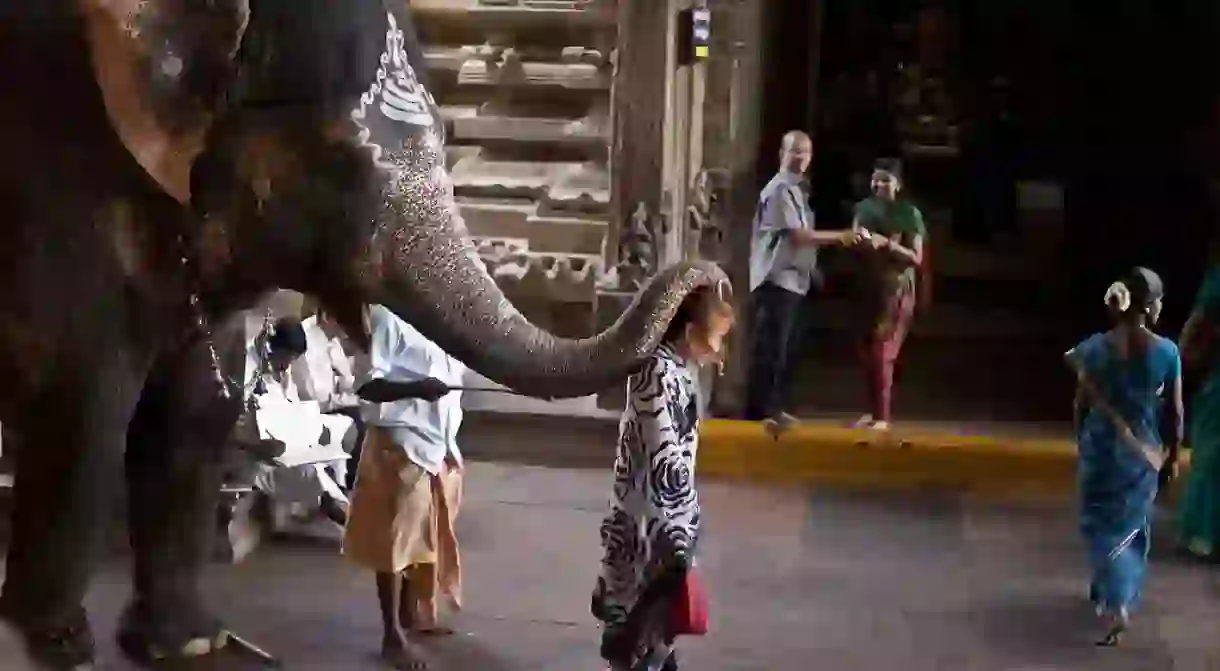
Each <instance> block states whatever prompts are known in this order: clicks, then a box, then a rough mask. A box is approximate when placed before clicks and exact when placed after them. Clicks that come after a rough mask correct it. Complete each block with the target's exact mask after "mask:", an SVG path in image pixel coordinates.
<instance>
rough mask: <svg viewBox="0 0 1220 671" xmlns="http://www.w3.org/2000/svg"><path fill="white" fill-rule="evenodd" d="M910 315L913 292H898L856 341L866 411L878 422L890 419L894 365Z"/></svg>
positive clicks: (912, 307)
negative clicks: (864, 334)
mask: <svg viewBox="0 0 1220 671" xmlns="http://www.w3.org/2000/svg"><path fill="white" fill-rule="evenodd" d="M914 315H915V294H914V293H912V292H909V291H908V292H902V293H901V294H900V295H897V296H895V297H894V298H893V299H892V300H890V301H888V302H887V304H886V307H885V310H884V312H883V314H882V315H881V316H880V318H879V319H878V320H877V325H876V326H875V327H874V328H873V329H872V330H871V331H869V332H868V335H866V336H865V337H864V339H863V340H862V341H861V342H860V362H861V364H862V366H863V368H864V379H865V389H866V390H867V392H868V399H867V401H868V408H869V414H871V415H872V416H873V419H874V420H876V421H878V422H888V421H890V402H891V399H892V397H893V389H894V364H895V363H896V362H897V361H898V355H899V353H901V352H902V343H903V342H904V341H906V338H907V331H908V330H909V329H910V327H911V318H912V317H913V316H914Z"/></svg>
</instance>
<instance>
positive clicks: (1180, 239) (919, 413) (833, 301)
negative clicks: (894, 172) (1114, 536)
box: [759, 0, 1220, 421]
mask: <svg viewBox="0 0 1220 671" xmlns="http://www.w3.org/2000/svg"><path fill="white" fill-rule="evenodd" d="M771 5H772V11H771V15H770V21H769V28H768V31H769V32H768V34H769V37H770V39H769V43H768V45H767V50H768V57H769V63H770V64H771V65H770V67H768V74H769V77H768V80H767V82H766V89H765V93H764V106H763V109H764V116H763V129H764V133H763V140H762V141H763V146H762V147H760V152H759V156H760V174H761V175H764V176H769V175H770V174H771V172H773V171H774V169H775V166H774V155H775V149H776V146H775V145H776V142H777V140H778V138H779V136H780V135H781V134H782V133H783V132H784V131H785V130H787V129H790V128H805V129H808V130H812V131H813V132H814V135H815V144H816V146H817V152H818V154H817V158H816V159H815V167H814V170H813V174H812V176H811V184H812V192H813V194H814V197H813V202H814V205H815V207H816V209H817V213H818V219H819V222H821V224H822V225H823V226H827V227H839V226H846V225H848V224H849V223H850V205H851V204H852V203H853V202H854V201H855V200H856V199H858V198H860V197H862V196H863V195H864V193H863V186H864V185H863V184H862V180H861V177H862V176H863V175H865V174H867V169H868V166H869V165H870V164H871V160H872V159H873V158H875V157H876V156H879V155H889V156H899V157H901V158H902V159H903V161H904V163H905V164H906V166H907V171H908V175H909V176H908V193H909V194H910V196H911V197H912V198H913V200H915V201H916V203H917V204H918V205H919V206H920V207H921V209H922V210H923V211H924V213H925V217H926V219H927V220H928V223H929V230H930V238H931V240H930V242H931V245H932V249H933V252H934V254H933V258H934V266H933V268H934V272H935V282H934V286H935V303H934V306H933V308H932V309H931V310H930V311H929V312H927V313H925V314H924V315H922V316H921V318H920V319H919V320H918V322H917V324H916V327H915V331H914V333H913V336H912V338H911V340H910V341H909V343H908V347H907V349H906V352H905V353H904V356H903V371H902V374H901V375H900V379H899V382H898V392H897V400H896V406H897V407H896V411H897V413H898V416H899V419H902V418H904V417H906V418H919V419H954V420H961V419H968V420H982V421H1029V420H1036V421H1055V420H1062V419H1066V418H1067V417H1068V416H1069V405H1070V400H1069V399H1070V389H1069V386H1070V382H1069V380H1067V376H1066V375H1064V374H1063V372H1062V370H1061V367H1062V364H1061V361H1060V355H1061V353H1062V352H1063V351H1064V349H1066V347H1068V346H1070V345H1071V344H1072V343H1074V342H1077V341H1078V340H1079V339H1080V338H1082V337H1083V336H1084V335H1086V334H1087V333H1089V332H1091V331H1094V330H1099V329H1101V328H1104V327H1105V323H1104V319H1105V315H1104V311H1103V310H1102V304H1101V295H1102V293H1103V292H1104V289H1105V287H1106V286H1107V285H1108V284H1109V282H1110V281H1111V280H1113V279H1114V278H1115V277H1117V276H1118V275H1119V274H1120V273H1121V272H1123V271H1124V270H1125V269H1127V268H1129V267H1130V266H1132V265H1137V264H1140V265H1147V266H1150V267H1152V268H1154V269H1155V270H1157V271H1158V272H1159V273H1160V274H1161V275H1162V277H1163V278H1164V279H1165V281H1166V285H1167V290H1168V297H1167V301H1166V312H1165V317H1164V320H1163V322H1162V326H1161V330H1162V332H1164V333H1167V334H1169V335H1174V334H1176V332H1177V330H1178V328H1180V325H1181V323H1182V322H1183V321H1184V319H1185V316H1186V313H1187V311H1188V310H1189V305H1190V302H1191V300H1192V298H1193V294H1194V291H1195V288H1196V286H1197V283H1198V281H1199V278H1200V277H1201V275H1202V272H1203V269H1204V266H1205V265H1206V263H1207V258H1208V251H1207V250H1208V248H1209V247H1210V245H1211V244H1212V240H1213V238H1214V237H1215V236H1214V231H1215V225H1216V219H1217V212H1216V196H1217V195H1218V194H1217V193H1216V191H1215V186H1214V185H1215V184H1217V182H1216V181H1215V180H1216V177H1217V176H1220V170H1218V166H1217V159H1220V135H1218V130H1220V127H1218V124H1217V121H1218V120H1220V114H1218V112H1220V104H1218V103H1220V95H1218V93H1220V91H1218V88H1220V87H1218V84H1220V78H1218V77H1217V75H1218V74H1220V73H1218V72H1217V68H1218V67H1220V66H1218V65H1217V62H1216V59H1215V58H1214V56H1213V55H1212V54H1211V51H1212V50H1213V49H1212V45H1214V44H1216V43H1220V8H1218V7H1216V6H1213V5H1207V4H1206V3H1197V4H1191V3H1187V2H1179V3H1171V4H1169V5H1166V4H1164V3H1153V2H1134V1H1129V2H1121V1H1120V2H1119V3H1118V4H1114V3H1105V4H1103V5H1086V3H1073V2H1068V3H1062V2H1050V1H1046V2H1038V3H1029V2H1019V1H1018V0H996V1H995V2H988V3H972V2H965V0H884V1H878V2H873V3H859V2H852V1H851V0H813V1H810V0H773V2H772V3H771ZM819 22H820V23H819ZM796 26H805V27H806V28H805V29H804V32H805V33H806V34H809V35H813V34H817V35H820V36H821V39H820V40H813V39H796V37H795V36H794V34H793V33H794V27H796ZM827 256H828V257H833V255H827ZM848 265H849V264H848V263H847V259H845V258H837V259H836V258H828V259H827V266H828V270H829V272H830V282H829V287H828V289H827V292H826V293H825V294H824V295H822V296H819V297H816V298H814V299H813V300H812V301H811V302H812V306H811V307H812V310H813V312H814V314H815V315H816V317H815V319H814V323H815V324H816V326H815V328H814V330H813V332H812V333H811V334H810V335H809V347H808V351H809V357H808V358H809V364H808V369H807V370H805V371H803V374H802V375H801V376H800V377H799V381H798V390H799V391H798V396H799V397H801V398H802V399H803V401H804V402H803V403H800V404H798V405H799V407H798V410H800V411H802V412H804V413H806V414H814V415H817V414H827V413H829V414H837V413H840V412H842V413H848V412H851V411H852V410H853V409H854V408H857V407H858V406H859V404H858V402H857V399H858V397H859V396H860V394H861V393H862V392H861V390H860V389H859V386H860V384H859V380H858V379H857V378H858V377H859V376H858V375H857V374H856V373H855V371H854V370H853V365H852V360H853V357H852V355H851V347H850V342H849V340H848V339H847V338H846V333H845V332H844V330H843V328H842V323H843V321H844V320H843V319H841V314H842V313H843V312H844V310H845V308H846V306H847V304H848V303H849V302H850V300H851V289H850V287H851V275H852V269H851V268H850V267H847V266H848Z"/></svg>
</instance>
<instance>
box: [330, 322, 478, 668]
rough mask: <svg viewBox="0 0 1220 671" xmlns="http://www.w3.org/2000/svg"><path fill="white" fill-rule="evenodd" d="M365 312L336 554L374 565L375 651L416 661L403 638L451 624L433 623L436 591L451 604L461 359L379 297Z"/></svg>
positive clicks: (455, 577) (455, 580)
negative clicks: (348, 489) (361, 431)
mask: <svg viewBox="0 0 1220 671" xmlns="http://www.w3.org/2000/svg"><path fill="white" fill-rule="evenodd" d="M367 320H368V329H369V332H370V333H371V335H372V338H371V347H370V348H369V355H368V357H367V361H363V362H362V364H361V365H360V366H359V368H360V369H361V370H360V375H359V378H358V382H357V394H359V396H360V398H361V400H362V401H364V402H365V403H364V405H363V414H364V420H365V422H366V424H367V425H368V429H367V434H366V436H365V442H364V447H363V450H362V455H361V459H360V467H359V469H360V470H359V475H358V477H357V479H356V488H355V493H354V495H353V497H352V505H351V511H350V513H349V519H348V524H347V530H346V533H345V534H344V539H343V553H344V554H345V555H346V556H347V557H348V558H349V559H351V560H352V561H354V562H356V563H357V564H360V565H361V566H364V567H365V568H368V569H371V570H372V571H374V572H375V573H376V574H377V595H378V600H379V601H380V604H381V616H382V624H383V626H384V636H383V638H382V656H383V658H384V660H385V661H386V662H387V663H388V664H390V665H391V666H393V667H395V668H399V669H413V668H422V663H421V661H420V656H419V654H418V651H417V649H416V647H415V646H414V645H413V644H412V643H411V641H410V639H409V637H410V636H412V635H428V634H432V635H437V634H448V633H451V631H450V630H448V629H446V628H443V627H440V626H438V623H437V614H438V603H437V597H438V596H439V595H441V594H444V595H445V596H448V597H449V598H450V600H451V602H452V605H453V606H454V607H459V606H460V599H461V594H460V588H461V567H460V563H459V555H458V548H457V538H456V536H455V535H454V532H453V524H454V520H455V519H456V517H457V512H458V508H459V507H460V505H461V493H462V456H461V452H460V451H459V450H458V446H457V434H458V429H459V428H460V426H461V423H462V406H461V393H460V392H458V391H455V390H453V389H452V387H457V386H460V385H461V383H462V377H463V375H464V374H465V372H466V367H465V366H464V365H462V363H461V362H459V361H457V360H455V359H454V358H453V357H450V356H449V355H448V354H446V353H445V351H444V350H442V349H441V348H440V347H438V346H437V345H436V344H434V343H432V342H431V341H429V340H428V339H427V338H425V337H424V336H423V335H421V334H420V333H419V331H417V330H415V328H413V327H412V326H411V325H410V324H407V323H406V322H404V321H402V320H401V319H399V318H398V317H397V316H396V315H395V314H394V313H392V312H390V311H389V310H388V309H386V308H385V307H383V306H380V305H374V306H371V307H370V308H369V309H368V312H367Z"/></svg>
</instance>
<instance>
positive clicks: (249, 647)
mask: <svg viewBox="0 0 1220 671" xmlns="http://www.w3.org/2000/svg"><path fill="white" fill-rule="evenodd" d="M227 633H228V634H229V640H230V641H232V642H233V644H234V645H236V646H237V647H238V648H239V649H240V650H241V651H242V652H244V653H246V654H248V655H250V656H252V657H256V658H258V660H259V661H260V662H262V663H263V664H265V665H266V666H267V667H268V668H272V669H278V668H279V667H280V660H278V659H276V658H275V657H272V656H271V653H269V652H267V651H266V650H263V649H262V648H260V647H258V646H257V645H255V644H253V643H251V642H250V641H248V640H246V639H244V638H242V637H241V636H238V635H237V634H235V633H233V632H231V631H230V632H227Z"/></svg>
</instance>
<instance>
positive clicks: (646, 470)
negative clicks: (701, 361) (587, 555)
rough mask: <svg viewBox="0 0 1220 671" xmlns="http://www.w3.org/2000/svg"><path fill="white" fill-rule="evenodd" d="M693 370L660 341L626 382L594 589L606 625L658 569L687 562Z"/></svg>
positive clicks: (691, 524) (692, 503)
mask: <svg viewBox="0 0 1220 671" xmlns="http://www.w3.org/2000/svg"><path fill="white" fill-rule="evenodd" d="M696 373H697V371H696V370H694V369H693V367H688V365H687V363H686V362H684V361H683V360H682V359H681V357H679V356H678V355H677V354H676V353H675V352H674V350H673V349H672V348H670V347H669V346H667V345H663V346H661V347H660V348H658V350H657V352H656V353H655V354H654V355H653V356H652V358H651V359H649V361H648V363H647V364H646V365H645V366H644V367H643V368H642V369H641V370H640V371H639V372H637V373H636V374H634V375H632V376H631V377H630V379H628V381H627V395H628V399H627V401H628V402H627V409H626V411H625V412H624V414H623V420H622V424H621V425H620V427H619V442H618V456H617V458H616V459H615V463H614V495H613V497H612V498H611V501H610V512H609V514H608V515H607V516H606V519H605V521H603V522H602V527H601V537H602V546H603V548H604V549H605V556H604V558H603V559H602V572H601V580H599V583H598V589H597V593H598V596H599V599H598V600H599V601H600V602H601V607H600V609H599V610H601V611H602V613H601V614H599V618H601V619H602V620H604V621H605V622H606V624H607V625H608V626H615V625H618V624H621V623H622V622H623V621H624V620H626V617H627V613H628V612H629V611H630V609H631V607H632V605H633V604H634V603H635V601H636V599H637V597H638V596H639V595H640V593H641V592H642V591H643V589H644V587H645V586H646V585H647V583H648V581H649V580H651V579H652V578H653V577H654V576H655V575H656V573H657V571H658V569H660V568H662V567H663V566H665V565H666V563H667V562H668V561H669V560H671V559H673V558H674V557H675V555H678V556H683V557H685V558H687V559H690V558H691V557H692V556H693V553H694V549H695V543H696V540H697V538H698V535H699V516H700V512H699V497H698V495H697V494H696V492H695V451H696V449H697V446H698V426H699V404H698V386H697V382H696V379H697V377H696Z"/></svg>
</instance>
